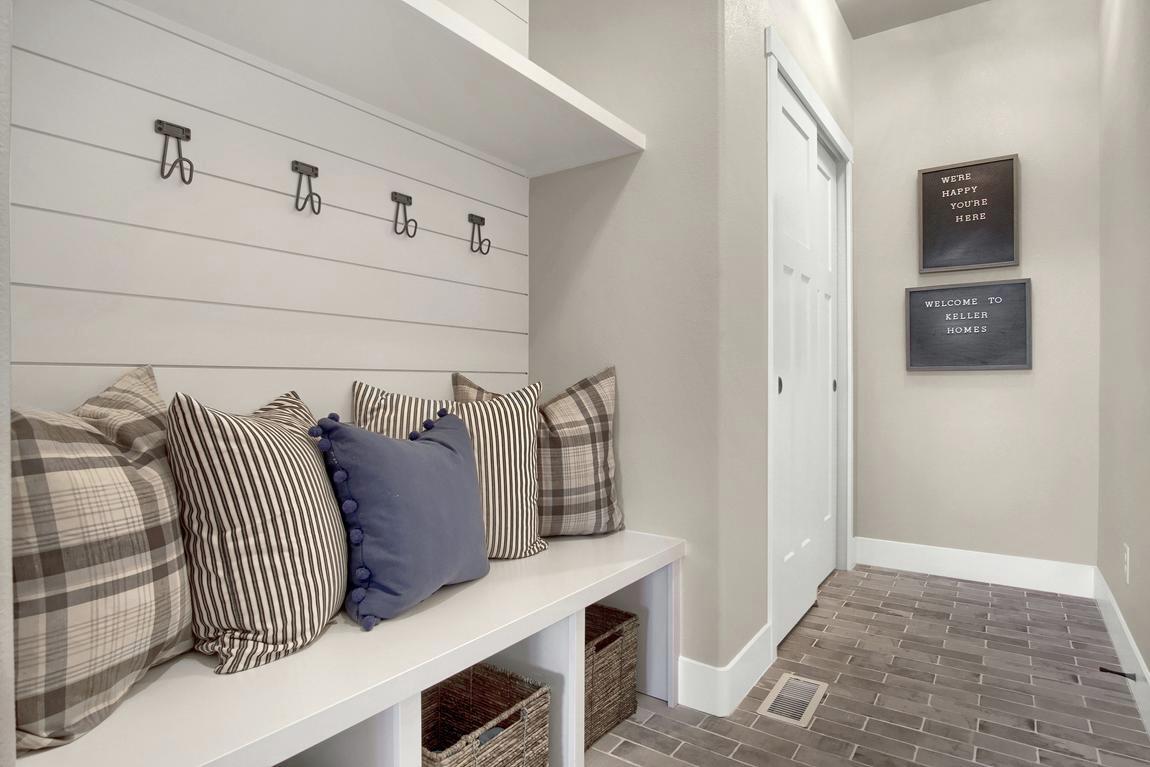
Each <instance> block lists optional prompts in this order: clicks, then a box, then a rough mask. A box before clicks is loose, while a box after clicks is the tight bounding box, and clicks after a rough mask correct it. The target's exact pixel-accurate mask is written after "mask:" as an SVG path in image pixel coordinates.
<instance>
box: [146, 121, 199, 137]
mask: <svg viewBox="0 0 1150 767" xmlns="http://www.w3.org/2000/svg"><path fill="white" fill-rule="evenodd" d="M155 131H156V133H159V134H160V135H161V136H170V137H171V138H174V139H178V140H179V141H191V140H192V129H191V128H185V127H184V126H182V125H176V124H175V123H170V122H166V121H164V120H156V123H155Z"/></svg>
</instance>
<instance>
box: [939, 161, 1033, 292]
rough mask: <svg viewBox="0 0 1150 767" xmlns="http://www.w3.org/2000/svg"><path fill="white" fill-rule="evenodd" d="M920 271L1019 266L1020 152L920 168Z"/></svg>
mask: <svg viewBox="0 0 1150 767" xmlns="http://www.w3.org/2000/svg"><path fill="white" fill-rule="evenodd" d="M918 207H919V244H920V247H919V262H918V270H919V272H945V271H953V270H955V269H986V268H989V267H995V266H1015V265H1017V264H1018V155H1011V156H1008V157H993V158H991V159H989V160H980V161H978V162H973V163H966V164H965V165H947V166H944V167H941V168H927V169H926V170H920V171H919V172H918Z"/></svg>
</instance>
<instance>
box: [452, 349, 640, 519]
mask: <svg viewBox="0 0 1150 767" xmlns="http://www.w3.org/2000/svg"><path fill="white" fill-rule="evenodd" d="M452 384H453V385H454V389H455V399H457V400H459V401H460V402H475V401H484V402H486V401H489V400H492V399H496V398H498V397H502V396H506V395H501V394H493V393H492V392H489V391H487V390H486V389H484V388H483V387H481V386H479V385H478V384H476V383H475V382H474V381H472V380H471V379H469V378H468V377H467V376H465V375H463V374H462V373H456V374H455V375H454V376H453V377H452ZM614 421H615V368H613V367H610V368H607V369H606V370H604V371H603V372H601V373H599V374H598V375H594V376H591V377H590V378H584V379H583V380H582V381H580V382H579V383H577V384H575V385H574V386H572V387H570V388H568V389H567V390H566V391H564V392H563V393H562V394H560V395H559V396H557V397H555V398H554V399H552V400H551V401H550V402H547V403H546V404H544V405H543V406H542V407H540V408H539V534H540V535H543V536H552V535H593V534H595V533H610V532H613V531H615V530H622V529H623V509H622V507H621V506H620V505H619V500H618V498H616V496H615V446H614V440H613V438H612V433H611V432H612V426H613V424H614Z"/></svg>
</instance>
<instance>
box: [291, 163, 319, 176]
mask: <svg viewBox="0 0 1150 767" xmlns="http://www.w3.org/2000/svg"><path fill="white" fill-rule="evenodd" d="M291 169H292V172H293V173H300V174H302V175H304V176H307V177H308V178H319V168H318V167H316V166H315V165H308V164H307V163H306V162H300V161H299V160H292V164H291Z"/></svg>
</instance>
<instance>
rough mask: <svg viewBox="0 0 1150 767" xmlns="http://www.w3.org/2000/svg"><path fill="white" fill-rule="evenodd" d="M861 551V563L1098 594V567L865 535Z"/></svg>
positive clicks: (858, 546) (857, 540) (859, 543)
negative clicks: (1095, 580) (1096, 578)
mask: <svg viewBox="0 0 1150 767" xmlns="http://www.w3.org/2000/svg"><path fill="white" fill-rule="evenodd" d="M855 553H856V556H857V558H858V564H860V565H872V566H874V567H887V568H890V569H892V570H909V571H911V572H916V573H930V574H931V575H941V576H944V577H947V578H963V579H965V580H972V581H980V582H984V583H998V584H1002V585H1003V586H1015V587H1017V588H1024V589H1035V590H1037V591H1054V592H1057V593H1059V594H1067V595H1070V596H1076V597H1093V596H1094V572H1095V568H1094V566H1093V565H1082V564H1077V563H1075V562H1058V561H1055V560H1051V559H1034V558H1032V557H1016V556H1011V555H1009V554H991V553H988V552H985V551H967V550H966V549H951V548H945V547H942V546H927V545H925V544H921V543H904V542H902V541H884V540H880V539H878V538H861V537H859V538H855Z"/></svg>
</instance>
